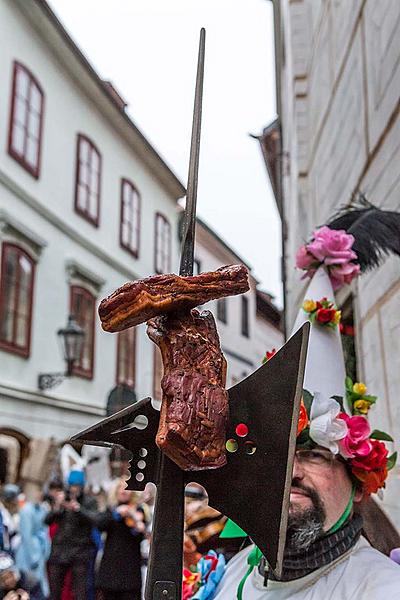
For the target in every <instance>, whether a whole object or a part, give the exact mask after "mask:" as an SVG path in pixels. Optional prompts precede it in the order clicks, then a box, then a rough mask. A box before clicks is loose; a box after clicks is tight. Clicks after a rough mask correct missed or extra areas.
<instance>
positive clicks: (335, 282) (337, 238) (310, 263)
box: [296, 225, 360, 290]
mask: <svg viewBox="0 0 400 600" xmlns="http://www.w3.org/2000/svg"><path fill="white" fill-rule="evenodd" d="M353 244H354V236H352V235H351V234H348V233H346V232H345V231H344V229H339V230H336V229H331V228H330V227H328V226H327V225H324V226H323V227H320V228H319V229H316V230H315V231H314V233H313V237H312V240H311V242H308V243H306V244H304V245H303V246H300V248H299V249H298V251H297V254H296V267H297V268H298V269H303V270H304V271H305V274H304V276H303V278H304V277H310V278H311V277H313V275H314V274H315V272H316V271H317V269H318V268H319V267H320V266H321V265H324V266H325V267H326V269H327V272H328V274H329V277H330V280H331V282H332V286H333V289H334V290H338V289H339V288H341V287H342V286H343V285H344V284H345V283H351V281H352V280H353V278H354V277H357V276H358V275H359V274H360V265H359V264H356V263H355V262H354V261H355V260H357V254H356V253H355V252H354V250H352V246H353Z"/></svg>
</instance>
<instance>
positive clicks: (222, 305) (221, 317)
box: [217, 298, 228, 323]
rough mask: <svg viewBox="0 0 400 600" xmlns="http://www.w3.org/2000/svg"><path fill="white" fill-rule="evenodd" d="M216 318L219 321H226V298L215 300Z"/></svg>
mask: <svg viewBox="0 0 400 600" xmlns="http://www.w3.org/2000/svg"><path fill="white" fill-rule="evenodd" d="M217 319H218V321H221V323H227V322H228V302H227V299H226V298H220V299H219V300H217Z"/></svg>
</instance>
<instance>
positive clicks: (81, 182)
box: [75, 134, 101, 227]
mask: <svg viewBox="0 0 400 600" xmlns="http://www.w3.org/2000/svg"><path fill="white" fill-rule="evenodd" d="M100 177H101V156H100V152H99V151H98V150H97V148H96V146H95V145H94V144H93V142H92V141H91V140H89V138H87V137H86V136H84V135H82V134H79V135H78V140H77V150H76V185H75V210H76V212H77V213H79V214H80V215H82V217H84V218H85V219H87V220H88V221H89V222H90V223H92V224H93V225H94V226H95V227H98V226H99V211H100Z"/></svg>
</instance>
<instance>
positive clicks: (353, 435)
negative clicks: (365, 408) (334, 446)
mask: <svg viewBox="0 0 400 600" xmlns="http://www.w3.org/2000/svg"><path fill="white" fill-rule="evenodd" d="M339 418H340V419H343V421H345V422H346V425H347V429H348V431H347V434H346V436H345V437H344V438H343V439H341V440H339V452H340V454H341V455H342V456H343V457H344V458H355V457H362V456H367V455H368V454H369V453H370V452H371V450H372V443H371V441H370V440H369V439H368V438H369V435H370V433H371V426H370V424H369V423H368V421H367V419H366V418H365V417H362V416H357V415H356V416H354V417H349V415H347V414H346V413H343V412H342V413H340V414H339ZM352 464H353V463H352Z"/></svg>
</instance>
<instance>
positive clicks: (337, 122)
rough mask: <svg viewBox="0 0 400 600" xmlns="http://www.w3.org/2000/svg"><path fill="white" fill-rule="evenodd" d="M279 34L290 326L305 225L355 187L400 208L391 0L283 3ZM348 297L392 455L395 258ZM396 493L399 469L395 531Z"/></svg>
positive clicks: (392, 482) (362, 369) (399, 58)
mask: <svg viewBox="0 0 400 600" xmlns="http://www.w3.org/2000/svg"><path fill="white" fill-rule="evenodd" d="M281 28H282V37H283V47H282V52H281V56H280V57H279V62H280V70H281V78H282V79H281V86H282V87H281V94H282V107H281V118H282V128H283V177H284V181H283V189H284V196H285V198H284V201H285V211H286V220H287V223H286V224H287V230H288V240H287V244H286V257H285V258H286V266H287V273H288V282H287V301H288V315H287V318H288V323H289V326H290V323H293V321H294V318H295V314H296V311H297V309H298V306H299V302H300V301H301V298H302V295H303V293H304V288H305V285H304V282H301V281H300V275H299V273H298V272H296V271H295V269H294V254H295V251H296V249H297V248H298V246H299V245H300V244H301V243H302V242H303V241H304V240H305V239H307V238H308V236H309V235H310V233H311V231H312V229H313V227H315V226H317V225H320V224H322V223H323V222H324V221H326V220H327V218H329V216H330V215H332V214H333V213H334V212H335V210H336V209H337V208H339V207H340V206H341V205H343V204H346V203H348V202H349V200H350V198H351V196H352V194H353V193H354V192H356V191H362V192H364V194H365V195H366V196H367V198H368V199H369V200H370V201H372V202H373V203H374V204H376V205H377V206H381V207H385V208H387V209H394V210H400V169H399V158H400V154H399V146H400V103H399V94H400V2H399V1H398V0H380V1H379V2H377V1H376V0H291V1H290V0H283V1H282V2H281ZM351 292H352V294H353V297H354V306H355V312H356V315H357V334H358V341H357V349H358V354H357V362H358V370H359V374H360V378H362V379H363V380H365V382H366V383H367V385H368V387H369V389H370V391H371V393H374V394H377V395H378V396H379V404H378V407H377V410H376V411H375V412H374V411H373V412H372V414H371V421H372V424H373V426H374V427H376V428H382V429H385V430H387V431H389V432H390V433H392V435H393V436H394V437H395V439H396V444H395V449H397V450H400V402H399V399H398V395H399V389H400V369H399V363H400V260H399V259H398V258H389V259H388V260H386V261H385V263H384V265H383V266H382V267H381V268H380V269H378V270H375V271H373V272H371V273H369V274H366V275H363V276H362V277H361V278H360V279H359V281H358V282H354V283H353V286H352V289H351ZM346 293H347V294H348V293H349V290H348V291H347V292H344V293H342V296H343V298H342V299H344V297H345V296H346ZM399 494H400V468H399V467H398V468H397V469H396V470H395V471H394V472H392V474H391V477H390V478H389V480H388V486H387V490H386V491H385V497H384V506H385V508H386V509H387V510H388V512H389V514H390V516H391V518H392V519H393V520H394V521H395V522H396V524H397V525H398V526H400V506H399V503H398V497H399Z"/></svg>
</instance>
